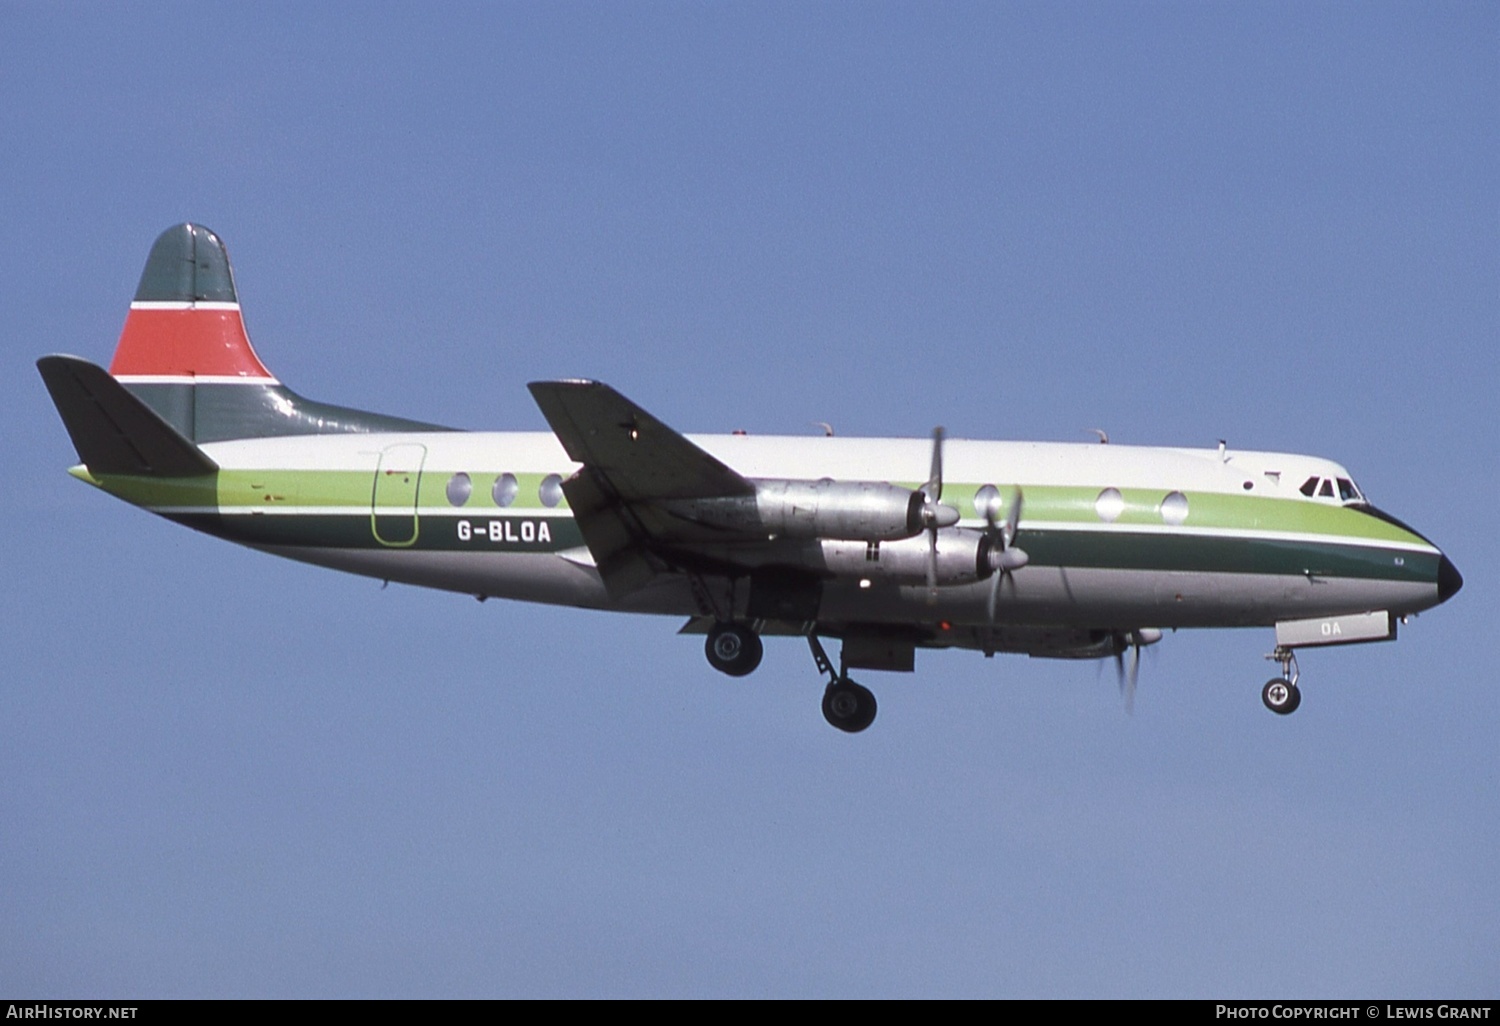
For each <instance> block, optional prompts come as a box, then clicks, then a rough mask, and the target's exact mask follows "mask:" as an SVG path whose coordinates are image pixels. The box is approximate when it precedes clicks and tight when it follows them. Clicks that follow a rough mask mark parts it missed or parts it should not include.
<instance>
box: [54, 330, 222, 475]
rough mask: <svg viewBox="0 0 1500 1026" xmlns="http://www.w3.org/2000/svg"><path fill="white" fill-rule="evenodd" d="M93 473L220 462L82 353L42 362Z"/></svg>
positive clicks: (209, 468) (192, 470)
mask: <svg viewBox="0 0 1500 1026" xmlns="http://www.w3.org/2000/svg"><path fill="white" fill-rule="evenodd" d="M36 367H37V370H39V371H41V374H42V380H43V381H44V382H46V385H47V391H48V392H50V393H51V394H52V402H53V403H54V404H55V405H56V406H57V412H58V414H59V415H61V417H62V421H63V426H64V427H66V428H67V429H68V435H69V436H70V437H71V438H72V439H73V448H75V449H77V450H78V458H79V459H81V460H82V461H83V463H84V465H85V466H87V467H88V468H89V473H91V474H95V475H103V474H129V475H139V476H146V477H197V476H199V475H202V474H212V473H214V472H215V471H217V470H218V469H219V466H218V464H216V463H215V462H214V461H213V460H211V459H209V458H208V457H207V456H205V455H203V452H202V450H200V449H199V448H198V447H197V446H195V445H194V444H193V443H192V442H190V441H188V440H187V439H186V438H184V437H182V435H181V434H179V433H178V432H177V431H176V430H175V429H174V428H172V426H171V425H169V424H168V423H167V422H166V421H164V420H162V419H161V417H159V416H158V415H157V414H156V413H155V412H153V411H152V409H151V408H150V407H149V406H147V405H146V404H145V403H143V402H141V401H140V400H139V399H137V398H136V397H135V396H133V395H131V394H130V393H129V392H128V391H126V389H125V386H123V385H121V384H120V383H119V382H118V381H116V380H115V379H114V378H112V377H110V376H109V373H108V372H107V371H106V370H105V369H104V368H103V367H99V366H97V365H95V364H92V363H89V362H88V361H87V360H80V359H79V358H78V357H76V356H44V357H42V358H41V359H40V360H38V361H37V362H36Z"/></svg>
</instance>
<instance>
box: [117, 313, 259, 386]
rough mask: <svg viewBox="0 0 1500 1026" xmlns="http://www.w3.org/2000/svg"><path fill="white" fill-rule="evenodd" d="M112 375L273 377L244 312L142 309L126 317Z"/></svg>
mask: <svg viewBox="0 0 1500 1026" xmlns="http://www.w3.org/2000/svg"><path fill="white" fill-rule="evenodd" d="M109 372H110V373H111V374H113V375H115V376H116V377H119V376H122V375H124V376H129V375H174V376H175V375H183V376H198V377H207V376H213V377H241V378H270V377H271V372H270V371H268V370H266V367H265V364H263V363H261V362H260V357H258V356H256V355H255V350H254V349H253V348H251V346H250V337H249V336H248V335H246V334H245V322H244V320H243V319H242V318H241V316H240V312H239V311H238V310H192V309H189V310H137V309H132V310H131V311H130V313H129V314H128V315H126V317H125V330H124V331H123V332H121V333H120V344H119V345H118V346H117V347H116V348H115V358H114V362H112V363H111V364H110V365H109Z"/></svg>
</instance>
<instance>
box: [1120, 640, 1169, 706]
mask: <svg viewBox="0 0 1500 1026" xmlns="http://www.w3.org/2000/svg"><path fill="white" fill-rule="evenodd" d="M1160 640H1161V631H1159V630H1157V629H1156V628H1155V627H1141V628H1138V629H1136V630H1133V631H1120V632H1118V633H1116V634H1115V676H1116V677H1117V678H1118V679H1119V682H1120V695H1121V697H1123V698H1124V699H1125V712H1126V713H1128V714H1134V713H1135V685H1136V682H1137V681H1138V680H1139V679H1140V676H1141V649H1142V648H1144V647H1146V646H1147V645H1154V644H1156V643H1157V642H1158V641H1160ZM1127 648H1128V649H1130V668H1129V671H1128V672H1127V671H1126V667H1125V650H1126V649H1127Z"/></svg>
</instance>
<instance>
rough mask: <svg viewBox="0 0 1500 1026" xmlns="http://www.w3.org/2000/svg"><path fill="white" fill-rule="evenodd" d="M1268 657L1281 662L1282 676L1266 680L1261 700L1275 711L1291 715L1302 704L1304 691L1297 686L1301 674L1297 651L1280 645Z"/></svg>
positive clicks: (1282, 714) (1278, 713)
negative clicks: (1298, 667) (1298, 666)
mask: <svg viewBox="0 0 1500 1026" xmlns="http://www.w3.org/2000/svg"><path fill="white" fill-rule="evenodd" d="M1266 658H1267V659H1270V660H1272V661H1273V662H1278V663H1280V664H1281V676H1280V677H1272V678H1271V679H1270V680H1268V681H1266V686H1265V687H1263V688H1261V689H1260V700H1261V701H1262V702H1264V703H1265V704H1266V708H1267V709H1269V710H1271V711H1272V712H1273V713H1276V714H1277V715H1280V716H1290V715H1291V714H1292V713H1294V712H1296V711H1297V707H1298V706H1299V705H1301V704H1302V692H1301V691H1300V690H1299V689H1298V687H1297V678H1298V677H1299V676H1301V673H1300V671H1299V670H1298V669H1297V653H1296V652H1294V651H1292V650H1291V649H1289V648H1284V647H1282V646H1279V645H1278V646H1277V648H1276V651H1274V652H1272V653H1271V654H1270V655H1268V656H1266Z"/></svg>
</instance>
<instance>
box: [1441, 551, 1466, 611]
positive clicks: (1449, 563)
mask: <svg viewBox="0 0 1500 1026" xmlns="http://www.w3.org/2000/svg"><path fill="white" fill-rule="evenodd" d="M1437 586H1438V601H1439V602H1447V601H1448V600H1449V599H1450V598H1452V597H1453V596H1454V595H1457V594H1458V589H1459V588H1462V587H1463V586H1464V577H1463V574H1461V573H1459V572H1458V567H1456V566H1454V565H1453V560H1451V559H1449V558H1448V557H1447V556H1444V557H1443V559H1442V562H1440V563H1438V576H1437Z"/></svg>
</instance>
